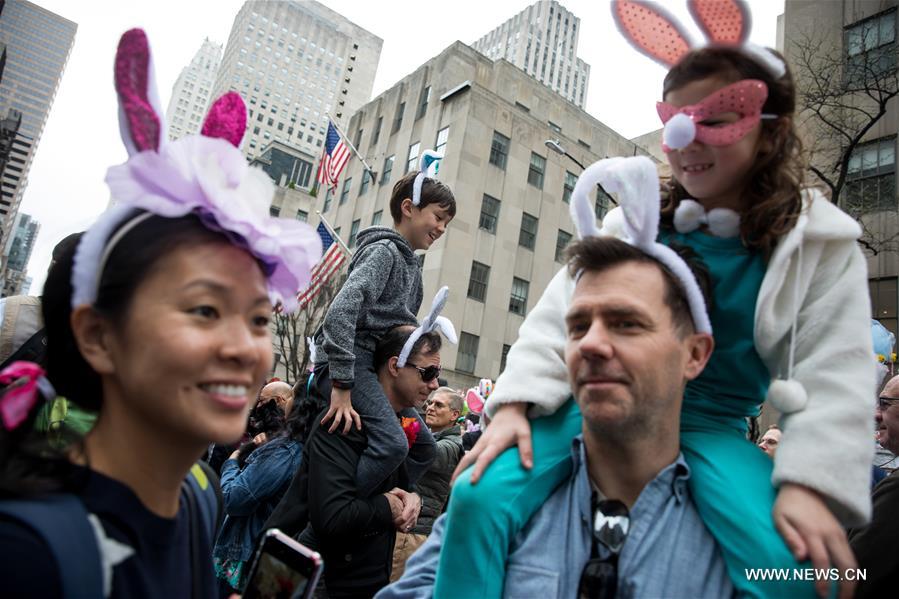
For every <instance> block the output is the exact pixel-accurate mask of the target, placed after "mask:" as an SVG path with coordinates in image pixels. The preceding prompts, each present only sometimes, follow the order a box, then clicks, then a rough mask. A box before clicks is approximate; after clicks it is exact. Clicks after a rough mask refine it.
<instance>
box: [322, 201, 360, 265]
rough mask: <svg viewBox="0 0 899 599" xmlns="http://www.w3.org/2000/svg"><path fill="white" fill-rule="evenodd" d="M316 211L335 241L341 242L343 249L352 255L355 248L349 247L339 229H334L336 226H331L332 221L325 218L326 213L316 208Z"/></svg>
mask: <svg viewBox="0 0 899 599" xmlns="http://www.w3.org/2000/svg"><path fill="white" fill-rule="evenodd" d="M315 213H316V214H317V215H318V217H319V218H320V219H321V221H322V224H324V225H325V228H326V229H327V230H328V233H330V234H331V237H333V238H334V241H336V242H337V243H339V244H340V247H342V248H343V250H344V251H345V252H346V253H347V254H348V255H350V256H352V255H353V250H351V249H350V248H348V247H347V245H346V244H345V243H344V242H343V239H341V238H340V234H339V233H338V232H337V231H335V230H334V227H332V226H331V223H329V222H328V221H327V220H325V215H323V214H322V213H321V211H320V210H316V211H315ZM326 249H327V248H326Z"/></svg>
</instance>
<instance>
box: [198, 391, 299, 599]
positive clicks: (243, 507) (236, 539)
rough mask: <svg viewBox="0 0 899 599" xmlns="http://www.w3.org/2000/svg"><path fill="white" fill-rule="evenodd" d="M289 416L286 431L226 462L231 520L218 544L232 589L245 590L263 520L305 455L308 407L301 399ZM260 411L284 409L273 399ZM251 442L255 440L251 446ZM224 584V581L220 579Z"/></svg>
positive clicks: (221, 571)
mask: <svg viewBox="0 0 899 599" xmlns="http://www.w3.org/2000/svg"><path fill="white" fill-rule="evenodd" d="M289 408H290V414H289V415H288V416H287V419H286V420H284V419H283V417H282V423H283V424H282V427H281V430H279V431H275V432H274V434H269V435H268V436H269V439H270V440H267V441H266V440H265V439H260V437H261V436H263V435H265V433H261V434H260V435H259V436H257V437H256V438H255V439H254V440H253V441H252V442H251V443H256V442H257V440H258V441H259V442H260V443H261V444H260V443H257V444H258V445H259V446H258V447H257V448H256V449H255V450H253V451H252V453H250V454H249V455H248V456H247V457H246V460H245V461H243V460H241V459H239V458H242V457H243V456H242V455H241V454H245V453H246V448H241V449H237V450H235V451H234V453H232V454H231V457H229V458H228V460H226V461H225V463H224V464H222V473H221V485H222V496H223V498H224V507H225V514H226V517H225V522H224V523H223V524H222V529H221V532H220V533H219V536H218V539H217V540H216V543H215V549H214V550H213V557H214V558H215V569H216V575H217V576H218V577H219V579H221V581H222V582H223V583H227V585H228V587H230V588H227V589H224V590H226V591H227V592H229V593H230V592H240V589H241V588H242V586H243V582H244V581H243V576H244V574H245V572H244V571H245V567H246V563H247V562H248V561H249V560H250V559H251V558H252V556H253V551H254V549H255V546H256V539H257V538H258V537H259V534H260V533H261V532H262V528H263V524H264V523H265V521H266V519H267V518H268V517H269V515H271V513H272V511H273V510H274V509H275V506H276V505H277V504H278V502H279V501H280V500H281V497H282V496H283V495H284V492H285V491H286V490H287V487H288V486H289V485H290V481H291V479H292V478H293V475H294V473H295V472H296V471H297V469H298V468H299V466H300V456H301V454H302V450H303V443H304V442H305V439H306V433H307V430H306V429H307V422H308V421H309V418H308V414H307V411H308V405H307V404H306V403H305V402H301V401H296V402H294V403H293V404H292V405H291V406H289ZM259 409H260V410H278V411H279V412H280V411H281V410H282V409H283V408H282V406H281V405H279V404H277V403H276V402H274V401H272V402H269V403H268V404H265V405H263V406H261V407H260V408H259ZM248 445H250V444H248ZM220 584H221V583H220Z"/></svg>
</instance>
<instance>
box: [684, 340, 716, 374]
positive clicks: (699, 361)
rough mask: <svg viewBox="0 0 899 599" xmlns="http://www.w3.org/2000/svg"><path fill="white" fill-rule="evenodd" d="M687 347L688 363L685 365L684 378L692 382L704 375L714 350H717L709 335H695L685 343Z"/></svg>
mask: <svg viewBox="0 0 899 599" xmlns="http://www.w3.org/2000/svg"><path fill="white" fill-rule="evenodd" d="M684 343H686V345H687V363H686V364H685V365H684V377H685V378H686V379H687V380H688V381H692V380H693V379H695V378H696V377H698V376H699V375H700V373H702V371H703V369H704V368H705V365H706V363H707V362H708V361H709V357H711V355H712V350H713V349H715V340H714V339H712V336H711V335H709V334H708V333H693V334H692V335H690V336H689V337H687V339H686V340H685V341H684Z"/></svg>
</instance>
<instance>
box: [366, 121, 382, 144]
mask: <svg viewBox="0 0 899 599" xmlns="http://www.w3.org/2000/svg"><path fill="white" fill-rule="evenodd" d="M383 123H384V117H382V116H379V117H378V120H377V121H375V130H374V131H372V134H371V143H369V144H368V145H369V147H371V148H373V147H375V144H376V143H378V139H379V138H380V137H381V125H382V124H383Z"/></svg>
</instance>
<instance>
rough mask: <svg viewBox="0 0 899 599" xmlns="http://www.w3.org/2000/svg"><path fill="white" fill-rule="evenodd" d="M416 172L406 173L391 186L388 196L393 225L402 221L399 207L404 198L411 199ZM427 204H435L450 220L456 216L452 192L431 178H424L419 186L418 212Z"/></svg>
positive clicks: (454, 199)
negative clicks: (443, 210) (419, 200)
mask: <svg viewBox="0 0 899 599" xmlns="http://www.w3.org/2000/svg"><path fill="white" fill-rule="evenodd" d="M417 175H418V171H414V172H411V173H406V174H405V175H403V177H402V178H401V179H400V180H399V181H397V182H396V184H395V185H394V186H393V193H392V194H391V195H390V216H392V217H393V223H394V224H398V223H399V222H400V221H401V220H403V211H402V209H401V206H402V204H403V200H405V199H406V198H409V199H412V187H413V185H414V184H415V177H416V176H417ZM429 204H437V205H438V206H440V207H441V208H443V209H445V210H446V211H447V213H448V214H449V215H450V218H455V216H456V196H454V195H453V191H452V190H451V189H450V188H449V186H447V185H446V183H443V182H441V181H438V180H437V179H433V178H431V177H425V180H424V182H422V184H421V202H420V203H419V204H418V209H419V210H424V208H425V207H426V206H428V205H429Z"/></svg>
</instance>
